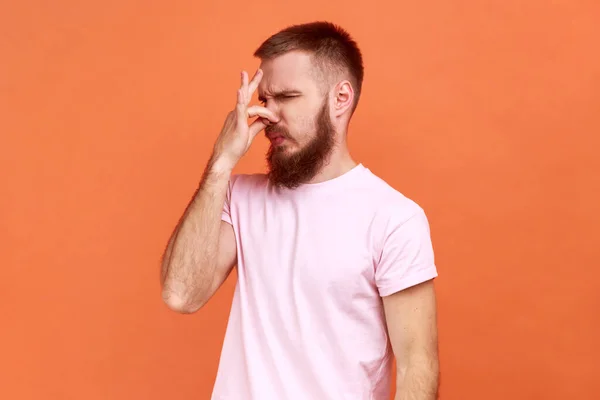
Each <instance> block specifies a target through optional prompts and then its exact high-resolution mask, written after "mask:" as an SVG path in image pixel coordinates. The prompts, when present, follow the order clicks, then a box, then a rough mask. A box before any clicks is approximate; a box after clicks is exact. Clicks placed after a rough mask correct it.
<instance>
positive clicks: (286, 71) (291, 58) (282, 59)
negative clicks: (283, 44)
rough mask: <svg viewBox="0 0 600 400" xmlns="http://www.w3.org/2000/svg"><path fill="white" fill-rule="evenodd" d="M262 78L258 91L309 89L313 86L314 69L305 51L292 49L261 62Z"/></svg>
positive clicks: (274, 91) (265, 92)
mask: <svg viewBox="0 0 600 400" xmlns="http://www.w3.org/2000/svg"><path fill="white" fill-rule="evenodd" d="M260 68H261V69H262V70H263V78H262V79H261V81H260V84H259V85H258V93H259V94H260V95H263V94H267V95H268V94H271V93H276V92H278V91H282V90H299V91H306V90H310V89H311V88H312V87H314V86H315V79H314V76H315V71H314V65H313V63H312V61H311V57H310V55H309V54H307V53H303V52H298V51H292V52H289V53H286V54H283V55H281V56H278V57H276V58H274V59H271V60H265V61H263V62H262V63H261V65H260Z"/></svg>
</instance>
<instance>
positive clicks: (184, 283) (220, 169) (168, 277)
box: [161, 157, 231, 309]
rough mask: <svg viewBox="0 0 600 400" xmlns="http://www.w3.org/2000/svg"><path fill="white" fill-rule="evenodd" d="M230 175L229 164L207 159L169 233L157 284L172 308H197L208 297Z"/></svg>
mask: <svg viewBox="0 0 600 400" xmlns="http://www.w3.org/2000/svg"><path fill="white" fill-rule="evenodd" d="M230 176H231V168H230V167H229V165H225V164H223V163H222V162H221V161H220V160H219V159H217V158H216V157H213V158H211V160H210V161H209V163H208V165H207V167H206V169H205V171H204V174H203V176H202V179H201V181H200V185H199V187H198V190H197V191H196V193H195V194H194V197H193V199H192V201H191V202H190V204H189V205H188V206H187V208H186V210H185V212H184V214H183V216H182V218H181V219H180V222H179V224H178V225H177V227H176V228H175V230H174V232H173V234H172V235H171V238H170V240H169V243H168V246H167V249H166V251H165V254H164V256H163V260H162V266H161V284H162V287H163V299H164V300H165V302H166V303H167V304H169V305H172V306H173V307H174V308H178V309H188V308H192V309H194V308H197V307H199V306H200V305H201V304H203V303H204V302H205V301H206V297H208V296H209V290H210V287H211V285H212V281H213V277H214V274H215V268H216V264H217V257H218V248H219V232H220V226H221V213H222V212H223V205H224V202H225V196H226V194H227V186H228V182H229V178H230Z"/></svg>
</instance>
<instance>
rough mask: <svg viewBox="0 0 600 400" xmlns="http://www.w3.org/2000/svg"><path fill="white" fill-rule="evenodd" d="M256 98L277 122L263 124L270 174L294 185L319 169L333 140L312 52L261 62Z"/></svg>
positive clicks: (276, 181) (277, 181)
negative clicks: (261, 75) (269, 142)
mask: <svg viewBox="0 0 600 400" xmlns="http://www.w3.org/2000/svg"><path fill="white" fill-rule="evenodd" d="M261 69H262V70H263V78H262V80H261V82H260V84H259V87H258V94H259V100H261V102H262V103H263V105H264V106H265V107H267V108H268V109H269V110H271V111H272V112H273V113H275V115H276V116H277V117H279V119H280V121H279V122H278V123H277V124H275V125H270V126H267V127H266V128H265V134H266V136H267V138H269V140H270V141H271V146H270V148H269V151H268V153H267V162H268V164H269V178H270V179H271V181H272V182H273V183H274V184H276V185H278V186H284V187H288V188H295V187H297V186H298V185H299V184H301V183H304V182H307V181H309V180H310V179H311V178H313V177H314V176H315V175H316V174H317V173H318V172H319V171H320V170H321V168H322V167H323V165H324V163H325V162H326V161H327V158H328V156H329V155H330V154H331V151H332V149H333V146H334V143H335V136H334V135H335V129H334V127H333V125H332V122H331V118H330V115H329V103H328V101H327V94H326V93H322V92H321V89H322V86H321V85H322V83H320V82H319V81H318V78H317V76H316V70H315V67H314V66H313V64H312V62H311V60H310V56H309V55H307V54H305V53H300V52H290V53H287V54H284V55H282V56H279V57H277V58H275V59H273V60H268V61H265V62H264V63H263V64H262V65H261Z"/></svg>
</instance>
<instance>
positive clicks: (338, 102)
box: [332, 80, 354, 117]
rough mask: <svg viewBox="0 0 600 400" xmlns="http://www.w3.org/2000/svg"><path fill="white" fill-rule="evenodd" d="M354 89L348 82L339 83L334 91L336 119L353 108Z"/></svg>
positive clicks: (333, 105) (333, 106) (333, 103)
mask: <svg viewBox="0 0 600 400" xmlns="http://www.w3.org/2000/svg"><path fill="white" fill-rule="evenodd" d="M353 102H354V89H352V84H351V83H350V82H349V81H348V80H343V81H341V82H339V83H338V84H337V85H336V86H335V88H334V90H333V101H332V108H333V110H332V113H333V115H334V116H335V117H339V116H341V115H343V114H345V113H346V112H347V111H349V110H350V109H351V108H352V103H353Z"/></svg>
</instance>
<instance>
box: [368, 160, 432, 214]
mask: <svg viewBox="0 0 600 400" xmlns="http://www.w3.org/2000/svg"><path fill="white" fill-rule="evenodd" d="M365 185H366V187H365V189H366V190H367V192H368V193H369V197H370V198H371V201H372V202H373V203H374V206H375V209H376V216H377V218H378V219H379V220H380V221H381V222H384V223H385V225H388V224H389V223H392V224H396V225H398V224H402V223H403V222H406V221H408V220H410V219H411V218H414V217H418V218H420V217H421V216H424V215H425V211H424V209H423V208H422V207H421V205H420V204H418V203H417V202H416V201H415V200H414V199H413V198H411V197H409V196H408V195H406V194H405V193H404V192H402V191H401V190H400V189H398V188H396V187H394V186H392V185H391V184H390V183H389V182H387V181H386V180H384V179H383V178H381V177H380V176H378V175H376V174H374V173H373V172H371V171H368V174H367V175H366V180H365Z"/></svg>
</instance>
